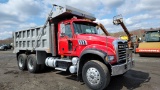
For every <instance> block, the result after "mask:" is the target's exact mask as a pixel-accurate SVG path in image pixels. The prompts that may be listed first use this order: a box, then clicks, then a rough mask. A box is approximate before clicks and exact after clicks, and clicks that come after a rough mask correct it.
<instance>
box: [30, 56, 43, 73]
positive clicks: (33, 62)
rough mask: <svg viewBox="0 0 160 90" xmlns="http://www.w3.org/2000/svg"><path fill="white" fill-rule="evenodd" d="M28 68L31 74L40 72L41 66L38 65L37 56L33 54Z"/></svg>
mask: <svg viewBox="0 0 160 90" xmlns="http://www.w3.org/2000/svg"><path fill="white" fill-rule="evenodd" d="M27 68H28V71H29V72H30V73H37V72H39V68H40V65H38V64H37V60H36V56H35V54H31V55H29V56H28V58H27Z"/></svg>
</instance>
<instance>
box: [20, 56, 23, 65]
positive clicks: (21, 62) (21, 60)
mask: <svg viewBox="0 0 160 90" xmlns="http://www.w3.org/2000/svg"><path fill="white" fill-rule="evenodd" d="M22 66H23V59H22V58H19V67H22Z"/></svg>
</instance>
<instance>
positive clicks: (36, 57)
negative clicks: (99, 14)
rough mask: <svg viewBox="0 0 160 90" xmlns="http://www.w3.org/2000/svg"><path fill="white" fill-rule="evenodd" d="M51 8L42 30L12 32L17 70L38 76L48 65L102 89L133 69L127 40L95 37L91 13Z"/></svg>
mask: <svg viewBox="0 0 160 90" xmlns="http://www.w3.org/2000/svg"><path fill="white" fill-rule="evenodd" d="M53 7H54V10H55V11H51V13H50V14H49V17H48V18H47V20H46V23H45V25H44V26H43V27H35V28H30V29H24V30H20V31H17V32H15V33H14V45H15V47H14V53H16V55H17V63H18V67H19V69H20V70H22V71H23V70H25V69H28V71H29V72H31V73H37V72H39V71H40V70H41V67H44V66H47V67H52V68H55V69H56V70H61V71H69V72H70V73H71V74H76V75H77V78H78V79H80V78H82V79H83V81H84V82H85V83H86V85H87V86H88V87H89V88H91V89H95V90H101V89H104V88H106V87H107V86H108V84H109V82H110V78H111V76H116V75H123V74H124V73H125V72H127V71H128V70H129V69H131V68H132V67H133V66H134V61H133V59H132V51H131V50H129V49H128V44H127V41H124V40H120V39H118V38H115V37H111V36H103V35H100V34H98V33H97V27H98V24H97V23H95V22H94V21H95V19H96V18H95V17H94V16H93V15H92V14H90V13H88V12H85V11H82V10H79V9H76V8H73V7H70V6H66V7H62V6H58V5H53ZM103 31H104V33H106V34H107V31H105V29H104V28H103Z"/></svg>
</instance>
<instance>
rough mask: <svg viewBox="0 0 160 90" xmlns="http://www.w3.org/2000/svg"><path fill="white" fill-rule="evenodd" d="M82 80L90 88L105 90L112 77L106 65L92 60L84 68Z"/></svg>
mask: <svg viewBox="0 0 160 90" xmlns="http://www.w3.org/2000/svg"><path fill="white" fill-rule="evenodd" d="M82 78H83V80H84V82H85V84H86V85H87V86H88V87H89V88H91V89H94V90H103V89H105V88H106V87H107V86H108V84H109V82H110V78H111V76H110V73H109V70H108V68H107V66H106V65H104V64H103V63H102V62H100V61H96V60H91V61H88V62H87V63H85V65H84V66H83V69H82Z"/></svg>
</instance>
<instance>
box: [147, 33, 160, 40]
mask: <svg viewBox="0 0 160 90" xmlns="http://www.w3.org/2000/svg"><path fill="white" fill-rule="evenodd" d="M145 41H146V42H159V41H160V31H150V32H147V33H146V35H145Z"/></svg>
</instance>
